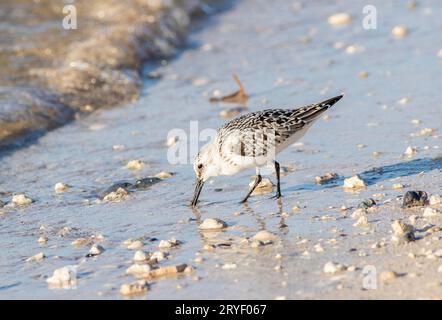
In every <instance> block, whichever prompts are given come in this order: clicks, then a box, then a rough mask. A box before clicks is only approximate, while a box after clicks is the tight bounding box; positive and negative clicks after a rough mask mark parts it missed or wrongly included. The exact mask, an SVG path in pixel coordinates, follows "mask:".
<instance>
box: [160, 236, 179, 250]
mask: <svg viewBox="0 0 442 320" xmlns="http://www.w3.org/2000/svg"><path fill="white" fill-rule="evenodd" d="M180 244H181V241H179V240H176V239H174V238H172V239H170V240H161V241H160V243H159V244H158V248H160V249H170V248H173V247H176V246H178V245H180Z"/></svg>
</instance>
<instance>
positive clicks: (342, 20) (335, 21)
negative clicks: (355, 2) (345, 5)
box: [327, 12, 352, 26]
mask: <svg viewBox="0 0 442 320" xmlns="http://www.w3.org/2000/svg"><path fill="white" fill-rule="evenodd" d="M351 20H352V18H351V16H350V15H349V14H348V13H345V12H341V13H336V14H334V15H331V16H330V17H328V19H327V21H328V23H329V24H330V25H332V26H344V25H347V24H349V23H350V22H351Z"/></svg>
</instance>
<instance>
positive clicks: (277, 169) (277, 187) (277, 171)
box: [275, 161, 281, 198]
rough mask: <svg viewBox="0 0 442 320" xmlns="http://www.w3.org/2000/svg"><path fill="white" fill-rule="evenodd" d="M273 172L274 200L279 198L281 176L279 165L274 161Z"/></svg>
mask: <svg viewBox="0 0 442 320" xmlns="http://www.w3.org/2000/svg"><path fill="white" fill-rule="evenodd" d="M275 171H276V198H281V175H280V167H279V163H278V162H277V161H275Z"/></svg>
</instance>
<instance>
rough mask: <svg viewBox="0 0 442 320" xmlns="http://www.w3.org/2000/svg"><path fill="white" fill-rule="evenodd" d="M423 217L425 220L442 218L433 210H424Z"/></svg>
mask: <svg viewBox="0 0 442 320" xmlns="http://www.w3.org/2000/svg"><path fill="white" fill-rule="evenodd" d="M423 216H424V217H425V218H431V217H439V216H442V214H441V212H440V211H438V210H436V209H433V208H428V207H427V208H425V210H424V214H423Z"/></svg>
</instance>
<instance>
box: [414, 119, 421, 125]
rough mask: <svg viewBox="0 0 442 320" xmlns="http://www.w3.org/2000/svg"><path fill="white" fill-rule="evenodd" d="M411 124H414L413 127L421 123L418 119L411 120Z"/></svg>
mask: <svg viewBox="0 0 442 320" xmlns="http://www.w3.org/2000/svg"><path fill="white" fill-rule="evenodd" d="M411 123H412V124H414V125H419V124H421V123H422V121H421V120H419V119H413V120H411Z"/></svg>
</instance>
